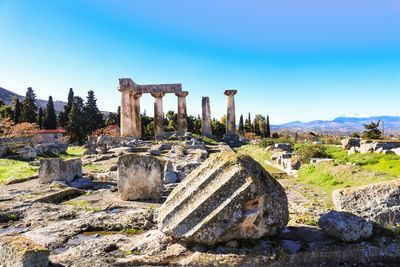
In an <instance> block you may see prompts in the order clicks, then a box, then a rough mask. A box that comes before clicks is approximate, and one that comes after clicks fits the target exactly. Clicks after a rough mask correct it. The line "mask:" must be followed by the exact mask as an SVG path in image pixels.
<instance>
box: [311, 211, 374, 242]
mask: <svg viewBox="0 0 400 267" xmlns="http://www.w3.org/2000/svg"><path fill="white" fill-rule="evenodd" d="M318 225H319V227H321V228H322V230H324V232H326V233H327V234H328V235H330V236H333V237H336V238H339V239H341V240H343V241H346V242H353V241H358V240H360V239H362V238H368V237H370V236H371V235H372V230H373V225H372V222H369V221H366V220H365V219H363V218H361V217H358V216H356V215H354V214H351V213H349V212H338V211H334V210H332V211H330V212H329V213H327V214H325V215H323V216H321V217H320V218H319V221H318Z"/></svg>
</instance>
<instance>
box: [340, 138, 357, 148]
mask: <svg viewBox="0 0 400 267" xmlns="http://www.w3.org/2000/svg"><path fill="white" fill-rule="evenodd" d="M360 141H361V140H360V139H358V138H346V139H343V140H342V141H341V143H342V147H343V149H347V150H348V149H350V148H352V147H355V146H360Z"/></svg>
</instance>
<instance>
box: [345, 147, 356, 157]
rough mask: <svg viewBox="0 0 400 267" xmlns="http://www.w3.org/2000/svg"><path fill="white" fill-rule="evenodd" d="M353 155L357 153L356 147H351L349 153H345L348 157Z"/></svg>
mask: <svg viewBox="0 0 400 267" xmlns="http://www.w3.org/2000/svg"><path fill="white" fill-rule="evenodd" d="M355 153H357V150H356V147H355V146H352V147H351V148H350V149H349V151H347V154H348V155H353V154H355Z"/></svg>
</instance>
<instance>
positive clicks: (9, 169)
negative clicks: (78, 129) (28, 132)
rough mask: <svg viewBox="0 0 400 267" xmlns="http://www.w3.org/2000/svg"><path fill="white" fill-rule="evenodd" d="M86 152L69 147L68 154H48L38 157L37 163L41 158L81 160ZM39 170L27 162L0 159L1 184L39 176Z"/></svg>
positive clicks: (79, 148)
mask: <svg viewBox="0 0 400 267" xmlns="http://www.w3.org/2000/svg"><path fill="white" fill-rule="evenodd" d="M84 151H85V149H84V148H83V147H69V148H68V150H67V153H66V154H56V153H48V154H46V155H45V156H43V157H37V158H36V159H35V161H38V160H40V159H41V158H63V159H68V158H80V157H82V156H83V152H84ZM38 169H39V167H38V166H30V165H29V162H28V161H26V160H18V159H0V184H1V183H4V182H6V181H8V180H12V179H16V178H24V177H29V176H34V175H37V174H38Z"/></svg>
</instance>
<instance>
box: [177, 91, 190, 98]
mask: <svg viewBox="0 0 400 267" xmlns="http://www.w3.org/2000/svg"><path fill="white" fill-rule="evenodd" d="M188 94H189V92H188V91H182V92H178V93H175V95H176V96H183V97H184V96H187V95H188Z"/></svg>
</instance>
